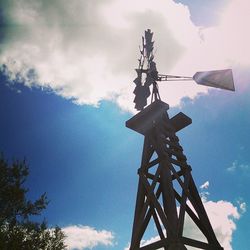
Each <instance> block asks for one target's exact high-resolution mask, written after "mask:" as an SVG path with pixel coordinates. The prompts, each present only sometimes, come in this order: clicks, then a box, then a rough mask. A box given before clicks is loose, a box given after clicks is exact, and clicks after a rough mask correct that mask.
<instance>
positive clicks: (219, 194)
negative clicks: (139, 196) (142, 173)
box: [0, 0, 250, 250]
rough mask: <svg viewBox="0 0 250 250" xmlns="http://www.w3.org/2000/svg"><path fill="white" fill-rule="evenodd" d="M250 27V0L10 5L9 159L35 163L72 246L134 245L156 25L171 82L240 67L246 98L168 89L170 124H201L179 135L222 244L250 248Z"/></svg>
mask: <svg viewBox="0 0 250 250" xmlns="http://www.w3.org/2000/svg"><path fill="white" fill-rule="evenodd" d="M249 23H250V3H249V2H248V1H247V0H236V1H233V0H216V1H215V0H210V1H206V2H204V1H201V0H191V1H187V0H178V1H177V0H176V1H173V0H155V1H149V0H144V1H142V0H136V1H122V0H102V1H100V0H84V1H83V0H82V1H81V0H72V1H66V0H54V1H46V0H32V1H31V0H19V1H17V0H16V1H15V0H8V1H0V117H1V122H0V151H1V152H3V154H4V155H5V157H6V158H8V159H9V161H11V160H12V159H23V158H26V159H27V162H28V164H29V168H30V176H29V179H28V181H27V187H28V188H29V194H28V195H29V198H30V199H33V200H34V199H36V198H37V197H38V196H39V195H40V194H42V193H43V192H45V191H46V192H47V194H48V197H49V200H50V203H49V205H48V207H47V209H46V211H44V213H43V214H42V216H41V219H42V218H43V217H46V218H47V220H48V223H49V226H51V227H53V226H55V225H59V226H60V227H61V228H63V230H64V232H65V233H66V235H67V238H66V243H67V244H68V246H69V249H70V250H73V249H79V250H83V249H96V250H100V249H115V250H116V249H117V250H125V249H127V248H128V246H129V242H130V238H131V231H132V221H133V213H134V206H135V198H136V192H137V182H138V176H137V169H138V168H139V165H140V158H141V151H142V144H143V137H142V136H141V135H139V134H137V133H135V132H134V131H132V130H129V129H127V128H126V127H125V122H126V120H128V119H129V118H131V117H132V116H133V115H134V114H135V113H136V112H135V110H134V103H133V98H134V95H133V89H134V83H133V80H134V78H135V77H136V74H135V71H134V68H136V67H137V62H138V61H137V59H138V58H139V45H140V43H141V36H142V35H143V32H144V30H145V29H148V28H150V29H151V30H152V31H153V32H154V40H155V62H156V63H157V67H158V70H159V72H160V73H162V74H174V75H184V76H193V74H194V73H195V72H196V71H202V70H214V69H227V68H231V69H232V70H233V74H234V82H235V88H236V91H235V92H230V91H224V90H218V89H212V88H208V87H205V86H199V85H196V84H195V83H194V82H192V81H191V82H190V83H187V82H178V83H177V82H175V83H160V93H161V97H162V100H164V101H165V102H166V103H168V104H170V107H171V108H170V110H169V115H170V116H171V117H172V116H174V115H175V114H176V113H178V112H180V111H182V112H184V113H185V114H186V115H188V116H190V117H191V118H192V121H193V122H192V124H191V125H190V126H188V127H187V128H185V129H183V130H182V131H180V132H179V133H178V136H179V138H180V143H181V145H182V146H183V148H184V152H185V155H186V156H187V158H188V163H189V164H190V165H191V166H192V169H193V171H192V174H193V177H194V179H195V182H196V185H197V187H198V188H199V192H200V194H201V196H202V199H203V202H204V206H205V208H206V210H207V213H208V215H209V218H210V220H211V223H212V225H213V227H214V230H215V233H216V235H217V237H218V240H219V241H220V243H221V244H222V245H223V246H224V249H225V250H231V249H233V250H248V246H249V244H250V239H249V234H250V228H249V221H250V214H249V209H248V204H249V203H250V195H249V192H248V184H249V180H250V154H249V152H250V146H249V128H250V84H249V82H250V72H249V66H250V59H249V55H250V49H249V44H250V34H249V33H247V31H248V30H249ZM185 228H186V229H185V232H186V233H187V234H191V235H193V236H197V237H199V236H198V235H196V234H197V232H196V231H195V229H194V227H193V226H192V224H191V223H189V221H187V223H186V226H185ZM156 236H157V234H156V231H154V230H152V232H151V233H150V234H149V235H147V238H145V239H144V240H145V242H151V241H153V240H154V239H155V237H156ZM190 249H191V248H190Z"/></svg>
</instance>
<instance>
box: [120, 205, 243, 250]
mask: <svg viewBox="0 0 250 250" xmlns="http://www.w3.org/2000/svg"><path fill="white" fill-rule="evenodd" d="M241 204H242V205H240V204H239V209H238V208H237V207H235V206H234V205H233V204H232V203H231V202H228V201H223V200H220V201H217V202H215V201H205V202H204V206H205V209H206V211H207V214H208V217H209V219H210V222H211V224H212V227H213V229H214V232H215V234H216V237H217V239H218V241H219V242H220V244H221V245H222V246H223V247H224V250H232V245H231V243H232V235H233V232H234V231H235V230H236V224H235V222H236V221H237V220H239V219H240V216H241V214H242V208H241V207H243V209H244V207H245V206H246V205H244V204H243V203H241ZM239 210H240V212H241V213H240V212H239ZM183 234H184V236H186V237H190V238H193V239H196V240H201V241H204V242H206V239H205V237H204V236H203V235H202V233H201V232H200V231H199V230H198V229H197V226H196V225H195V224H194V222H193V221H192V220H191V218H190V217H189V216H186V217H185V225H184V233H183ZM157 240H159V237H158V236H157V237H152V238H151V239H149V240H144V241H143V245H147V244H150V243H152V242H155V241H157ZM128 249H129V248H128V247H126V248H125V249H124V250H128ZM187 249H189V250H195V249H196V248H193V247H187Z"/></svg>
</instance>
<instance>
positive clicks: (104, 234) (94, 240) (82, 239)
mask: <svg viewBox="0 0 250 250" xmlns="http://www.w3.org/2000/svg"><path fill="white" fill-rule="evenodd" d="M62 230H63V232H64V233H65V235H66V239H65V244H66V245H67V247H68V249H69V250H73V249H75V250H84V249H92V248H94V247H96V246H100V245H102V246H113V245H114V234H113V233H112V232H110V231H106V230H100V231H99V230H96V229H94V228H92V227H89V226H82V225H77V226H76V225H73V226H68V227H64V228H62Z"/></svg>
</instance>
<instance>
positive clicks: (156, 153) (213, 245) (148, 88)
mask: <svg viewBox="0 0 250 250" xmlns="http://www.w3.org/2000/svg"><path fill="white" fill-rule="evenodd" d="M152 38H153V33H152V32H151V30H150V29H148V30H146V31H145V35H144V37H142V47H141V48H140V58H139V66H138V68H137V69H136V73H137V77H136V79H135V80H134V83H135V85H136V86H135V89H134V94H135V99H134V103H135V108H136V109H137V110H138V111H140V112H139V113H137V114H136V115H135V116H133V117H132V118H131V119H129V120H128V121H127V122H126V126H127V127H128V128H130V129H132V130H134V131H136V132H138V133H140V134H142V135H143V136H144V145H143V152H142V159H141V166H140V168H139V169H138V175H139V183H138V191H137V198H136V206H135V213H134V222H133V229H132V238H131V244H130V250H139V249H142V250H154V249H164V250H185V249H188V247H189V246H190V247H194V248H197V249H210V250H222V249H223V247H222V246H221V245H220V243H219V242H218V240H217V238H216V235H215V233H214V230H213V228H212V226H211V223H210V221H209V218H208V215H207V213H206V210H205V208H204V206H203V203H202V200H201V198H200V195H199V192H198V190H197V187H196V185H195V182H194V180H193V177H192V174H191V171H192V169H191V166H190V165H188V163H187V158H186V156H185V155H184V153H183V148H182V147H181V145H180V142H179V138H178V136H177V135H176V133H177V132H178V131H180V130H181V129H183V128H185V127H186V126H188V125H190V124H191V123H192V120H191V118H189V117H188V116H186V115H185V114H183V113H182V112H180V113H178V114H177V115H175V116H174V117H172V118H170V117H169V116H168V113H167V110H168V109H169V105H168V104H167V103H165V102H163V101H161V98H160V94H159V88H158V82H161V81H179V80H181V81H190V80H192V81H195V82H196V83H197V84H201V85H205V86H210V87H215V88H220V89H226V90H231V91H234V90H235V89H234V82H233V76H232V70H231V69H226V70H213V71H205V72H197V73H195V74H194V76H193V77H185V76H173V75H163V74H159V73H158V71H157V68H156V63H155V62H154V54H153V52H154V42H153V40H152ZM150 95H151V98H150V99H151V103H150V104H149V105H148V106H147V99H148V98H149V97H150ZM187 217H189V219H191V221H192V222H193V224H194V225H195V226H196V227H197V230H199V232H200V234H201V235H202V238H203V240H198V239H194V238H192V237H187V236H185V235H184V223H185V220H186V218H187ZM150 223H153V224H154V226H155V228H156V229H157V232H158V240H156V241H155V242H153V243H148V244H146V245H145V244H143V240H142V239H143V235H144V234H145V232H146V230H147V228H148V227H149V224H150Z"/></svg>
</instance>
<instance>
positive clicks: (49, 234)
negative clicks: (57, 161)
mask: <svg viewBox="0 0 250 250" xmlns="http://www.w3.org/2000/svg"><path fill="white" fill-rule="evenodd" d="M28 175H29V169H28V166H27V164H26V162H25V161H14V162H13V163H12V164H10V165H9V164H8V162H7V161H6V160H5V159H4V157H3V156H2V155H0V249H1V250H10V249H11V250H61V249H66V246H65V244H64V238H65V235H64V234H63V232H62V230H61V229H60V228H59V227H55V228H53V229H49V228H47V224H46V222H45V221H43V222H42V223H38V222H32V221H31V220H30V216H34V215H40V214H41V212H42V210H44V209H45V208H46V206H47V205H48V199H47V196H46V193H44V194H42V195H41V196H40V197H39V198H38V199H37V200H36V201H34V202H32V201H30V200H27V198H26V194H27V192H28V189H26V188H25V187H24V183H25V181H26V179H27V176H28Z"/></svg>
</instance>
